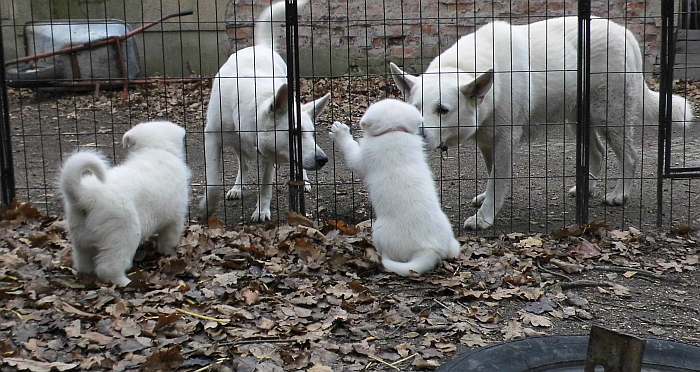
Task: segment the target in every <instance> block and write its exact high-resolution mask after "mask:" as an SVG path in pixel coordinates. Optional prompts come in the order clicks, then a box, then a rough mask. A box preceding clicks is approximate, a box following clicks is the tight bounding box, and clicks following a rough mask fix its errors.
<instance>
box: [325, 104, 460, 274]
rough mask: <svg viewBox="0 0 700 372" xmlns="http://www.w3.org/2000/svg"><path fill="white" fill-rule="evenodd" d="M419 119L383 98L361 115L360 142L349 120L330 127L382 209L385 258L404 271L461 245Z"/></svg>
mask: <svg viewBox="0 0 700 372" xmlns="http://www.w3.org/2000/svg"><path fill="white" fill-rule="evenodd" d="M420 124H421V115H420V112H419V111H418V110H416V109H415V108H414V107H412V106H410V105H408V104H406V103H403V102H401V101H397V100H383V101H380V102H378V103H375V104H373V105H371V106H370V107H369V109H368V110H367V112H366V113H365V115H364V116H363V117H362V120H361V121H360V125H361V127H362V129H363V130H364V133H365V136H364V137H363V138H362V139H361V140H360V143H359V144H358V143H357V142H355V141H354V140H353V139H352V136H351V135H350V128H348V126H347V125H345V124H341V123H338V122H335V123H334V124H333V126H332V128H331V133H330V135H331V138H333V140H334V141H335V143H336V145H337V146H338V147H339V149H340V152H341V153H342V154H343V157H344V158H345V161H346V162H347V164H348V166H349V167H350V168H351V169H352V170H353V171H354V172H356V173H358V174H359V175H360V176H361V177H362V178H363V179H364V181H365V182H366V184H367V187H368V189H369V196H370V199H371V201H372V208H373V209H374V212H375V213H376V215H377V220H376V222H375V223H374V225H373V231H372V240H373V241H374V244H375V246H376V247H377V250H378V251H379V253H380V254H381V256H382V264H383V265H384V267H385V268H386V269H387V270H388V271H392V272H394V273H397V274H399V275H404V276H406V275H409V274H410V273H411V272H415V273H418V274H422V273H425V272H427V271H430V270H432V269H433V268H434V267H435V265H437V264H438V263H439V262H440V261H441V260H442V259H445V258H454V257H457V256H458V255H459V250H460V247H459V243H458V242H457V240H455V238H454V234H453V232H452V226H451V225H450V222H449V220H448V219H447V216H446V215H445V213H443V211H442V209H441V208H440V202H439V200H438V196H437V191H436V190H435V184H434V182H433V177H432V174H431V172H430V168H429V167H428V163H427V160H426V156H425V152H424V149H423V140H422V139H421V137H420V136H419V135H417V132H418V127H419V125H420ZM394 129H397V130H394ZM387 131H388V132H387ZM407 132H409V133H407Z"/></svg>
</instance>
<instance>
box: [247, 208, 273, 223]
mask: <svg viewBox="0 0 700 372" xmlns="http://www.w3.org/2000/svg"><path fill="white" fill-rule="evenodd" d="M270 219H271V218H270V208H264V209H262V210H260V207H256V208H255V212H253V215H252V216H251V217H250V220H251V221H253V222H266V221H270Z"/></svg>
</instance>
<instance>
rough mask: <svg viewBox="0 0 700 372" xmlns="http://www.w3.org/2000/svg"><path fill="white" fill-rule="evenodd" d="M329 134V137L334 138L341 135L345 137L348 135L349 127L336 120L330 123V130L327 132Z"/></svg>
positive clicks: (338, 137)
mask: <svg viewBox="0 0 700 372" xmlns="http://www.w3.org/2000/svg"><path fill="white" fill-rule="evenodd" d="M329 135H330V136H331V139H333V140H336V139H340V138H342V137H346V136H349V135H350V127H348V126H347V125H345V124H343V123H341V122H339V121H336V122H334V123H333V125H331V132H330V133H329Z"/></svg>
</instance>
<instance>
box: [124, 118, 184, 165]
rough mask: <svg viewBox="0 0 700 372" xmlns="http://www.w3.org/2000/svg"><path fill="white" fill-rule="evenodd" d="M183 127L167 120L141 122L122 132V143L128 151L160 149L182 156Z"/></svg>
mask: <svg viewBox="0 0 700 372" xmlns="http://www.w3.org/2000/svg"><path fill="white" fill-rule="evenodd" d="M184 141H185V129H184V128H182V127H181V126H179V125H177V124H174V123H171V122H169V121H152V122H147V123H141V124H138V125H136V126H134V127H133V128H131V129H129V131H127V132H126V133H124V137H122V145H123V146H124V148H125V149H126V150H128V151H129V152H131V151H138V150H140V149H145V148H150V149H160V150H165V151H168V152H171V153H173V154H175V155H177V156H178V157H181V158H182V157H184V151H185V149H184V143H185V142H184Z"/></svg>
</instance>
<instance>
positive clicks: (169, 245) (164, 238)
mask: <svg viewBox="0 0 700 372" xmlns="http://www.w3.org/2000/svg"><path fill="white" fill-rule="evenodd" d="M184 230H185V221H184V218H183V219H178V220H177V221H175V222H172V223H170V224H168V225H166V226H165V227H163V228H162V229H161V230H160V231H159V232H158V252H159V253H160V254H162V255H166V256H172V255H174V254H175V253H176V249H177V245H178V243H180V238H181V237H182V232H183V231H184Z"/></svg>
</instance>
